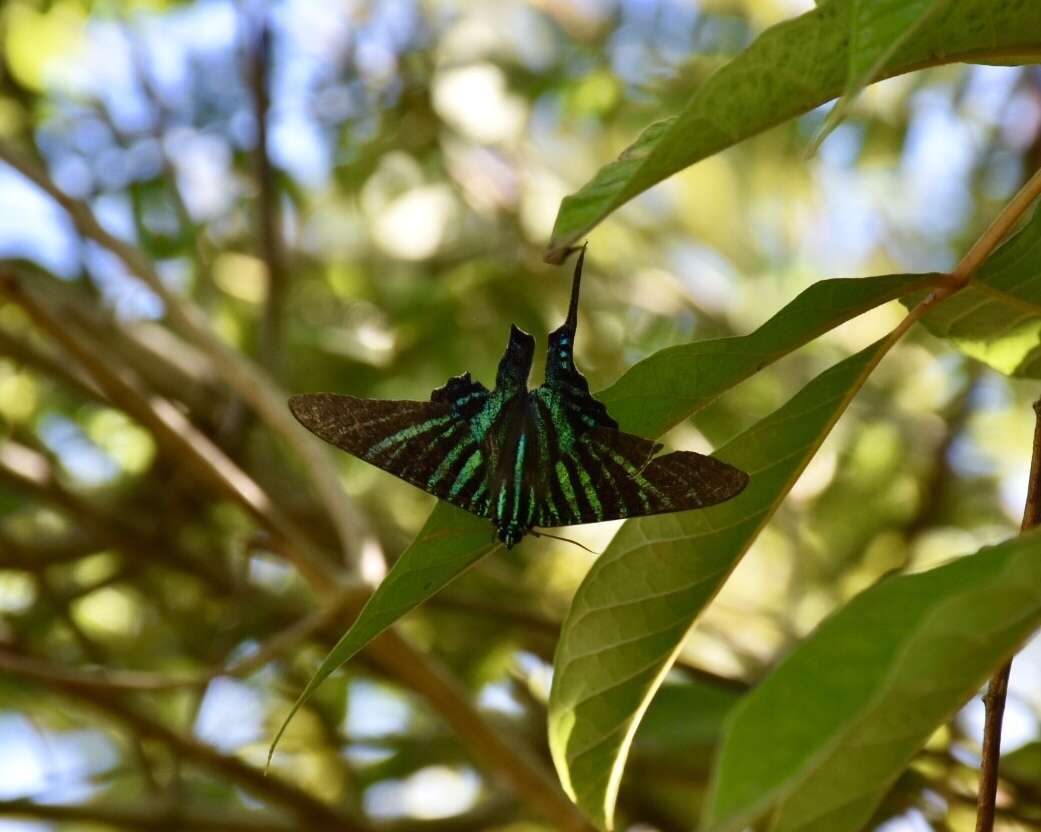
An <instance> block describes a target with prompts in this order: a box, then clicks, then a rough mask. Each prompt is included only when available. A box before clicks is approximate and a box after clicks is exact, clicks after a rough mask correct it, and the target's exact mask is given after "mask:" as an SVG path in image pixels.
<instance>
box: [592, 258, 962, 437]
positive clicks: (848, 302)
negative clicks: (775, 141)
mask: <svg viewBox="0 0 1041 832" xmlns="http://www.w3.org/2000/svg"><path fill="white" fill-rule="evenodd" d="M943 277H944V276H943V275H939V274H925V275H922V274H918V275H915V274H900V275H879V276H877V277H864V278H834V279H832V280H822V281H820V282H818V283H814V284H813V285H812V286H810V287H809V288H808V289H806V290H805V291H804V292H802V294H800V295H799V296H798V297H796V298H795V299H794V300H793V301H791V302H790V303H788V304H787V305H786V306H785V307H784V308H783V309H781V311H780V312H778V313H777V314H776V315H774V316H773V317H772V318H770V319H769V320H768V321H767V322H766V323H764V324H763V325H762V326H760V327H759V328H758V329H757V330H755V332H753V333H751V334H750V335H743V336H739V337H736V338H719V339H717V340H713V341H695V342H693V343H690V344H683V345H680V346H677V347H669V348H666V349H664V350H660V351H658V352H656V353H655V354H654V355H651V356H649V357H647V358H645V359H644V360H643V361H640V362H639V363H637V364H634V365H633V366H632V367H631V368H630V369H629V371H628V372H626V373H625V374H624V375H623V376H622V377H621V378H620V379H618V381H616V382H615V383H614V384H612V385H611V386H610V387H608V388H607V389H606V390H604V391H603V392H601V393H598V394H597V398H598V399H600V400H601V401H602V402H603V403H604V404H606V405H607V409H608V412H609V413H610V414H611V415H612V416H613V417H614V418H615V419H616V420H617V421H618V423H619V425H620V426H621V428H622V430H625V431H629V432H631V433H638V434H641V435H644V436H658V435H659V434H661V433H664V432H665V431H666V430H668V429H669V428H671V427H673V426H674V425H676V424H678V423H679V422H682V421H683V420H684V419H686V418H687V417H689V416H690V415H691V414H692V413H694V412H695V411H697V410H698V409H700V408H702V407H704V406H705V405H707V404H709V403H710V402H711V401H713V400H714V399H715V398H716V397H717V396H719V395H720V394H721V393H722V392H724V391H725V390H728V389H729V388H731V387H733V386H734V385H735V384H737V383H738V382H739V381H742V380H744V379H746V378H748V377H749V376H751V375H754V374H755V373H757V372H758V371H759V370H761V369H762V368H763V367H766V366H768V365H769V364H771V363H773V362H774V361H776V360H778V359H779V358H781V357H783V356H785V355H787V354H788V353H790V352H792V351H793V350H796V349H798V348H799V347H801V346H803V345H804V344H806V343H808V342H810V341H812V340H813V339H814V338H816V337H817V336H819V335H821V334H823V333H825V332H827V331H828V330H830V329H834V328H835V327H836V326H838V325H839V324H841V323H843V322H845V321H848V320H850V319H851V318H855V317H856V316H857V315H860V314H862V313H864V312H867V311H868V310H869V309H874V308H875V307H876V306H879V305H880V304H882V303H885V302H886V301H889V300H893V299H895V298H899V297H902V296H904V295H907V294H910V293H921V292H924V291H926V290H928V289H930V288H932V287H933V286H935V285H937V284H938V283H939V282H940V281H941V280H943Z"/></svg>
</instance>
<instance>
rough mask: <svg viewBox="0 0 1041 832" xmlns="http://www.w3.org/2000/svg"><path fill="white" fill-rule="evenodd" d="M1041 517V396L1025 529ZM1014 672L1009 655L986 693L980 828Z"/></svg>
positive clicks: (986, 820) (982, 831)
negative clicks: (1009, 682)
mask: <svg viewBox="0 0 1041 832" xmlns="http://www.w3.org/2000/svg"><path fill="white" fill-rule="evenodd" d="M1039 519H1041V399H1038V400H1037V401H1036V402H1034V448H1033V451H1032V453H1031V455H1030V480H1029V484H1028V485H1027V500H1026V505H1025V506H1024V508H1023V522H1022V525H1021V528H1022V530H1023V531H1026V530H1027V529H1032V528H1034V526H1036V525H1037V524H1038V520H1039ZM1011 673H1012V659H1009V660H1008V661H1007V662H1006V663H1005V664H1004V665H1003V666H1002V667H1001V669H1000V670H998V672H997V673H995V674H994V675H993V676H992V677H991V680H990V683H989V684H988V685H987V693H986V695H985V696H984V697H983V703H984V706H985V707H986V709H987V718H986V720H985V721H984V724H983V754H982V758H981V759H980V786H979V793H978V795H977V798H976V832H991V830H992V829H993V828H994V808H995V805H996V804H997V796H998V766H999V764H1000V762H1001V723H1002V720H1003V718H1004V716H1005V699H1006V697H1007V696H1008V680H1009V675H1010V674H1011Z"/></svg>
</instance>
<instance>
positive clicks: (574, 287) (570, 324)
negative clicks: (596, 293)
mask: <svg viewBox="0 0 1041 832" xmlns="http://www.w3.org/2000/svg"><path fill="white" fill-rule="evenodd" d="M588 245H589V243H583V244H582V248H581V249H579V252H578V260H577V261H576V262H575V276H574V277H573V278H572V279H571V305H570V306H568V310H567V320H566V321H564V326H565V327H566V328H567V329H570V330H571V331H572V332H574V331H575V329H576V328H577V327H578V290H579V289H580V288H581V286H582V264H583V263H584V262H585V259H586V246H588Z"/></svg>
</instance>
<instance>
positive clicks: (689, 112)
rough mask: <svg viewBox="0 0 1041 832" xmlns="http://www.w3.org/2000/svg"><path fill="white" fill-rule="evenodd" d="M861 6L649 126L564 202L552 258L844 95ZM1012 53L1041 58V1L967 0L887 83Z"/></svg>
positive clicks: (748, 60) (911, 43) (896, 63)
mask: <svg viewBox="0 0 1041 832" xmlns="http://www.w3.org/2000/svg"><path fill="white" fill-rule="evenodd" d="M876 5H877V4H876ZM887 5H890V4H889V3H887ZM916 5H917V4H916ZM858 7H859V2H858V0H831V2H827V3H821V4H820V6H818V7H817V8H816V9H814V10H813V11H810V12H807V13H806V14H804V15H801V16H800V17H797V18H794V19H792V20H788V21H785V22H783V23H780V24H778V25H777V26H774V27H772V28H770V29H768V30H766V31H765V32H763V34H762V35H761V36H760V37H759V38H757V39H756V40H755V42H754V43H752V45H751V46H749V47H748V48H747V49H746V50H745V51H744V52H742V53H741V54H740V55H738V56H737V57H736V58H734V59H733V60H732V61H730V62H729V63H727V64H726V65H725V66H723V67H721V68H720V69H719V70H718V71H716V72H715V73H713V74H712V75H711V76H710V77H709V78H708V79H707V80H706V81H705V82H704V83H703V84H702V85H701V86H700V87H698V89H697V90H696V91H695V92H694V94H693V95H692V96H691V98H690V100H689V102H688V103H687V105H686V107H684V109H683V110H682V111H681V112H680V113H679V115H677V116H675V117H673V118H671V119H668V120H666V121H662V122H659V123H657V124H653V125H651V126H650V127H648V128H647V129H646V130H645V131H644V132H643V134H642V135H641V136H640V137H639V138H638V139H637V140H636V142H635V143H634V144H633V145H632V146H631V147H629V148H628V149H627V150H626V151H625V152H624V153H622V155H621V156H620V157H619V159H618V160H617V161H615V162H612V163H611V164H609V165H607V166H606V167H604V168H602V169H601V170H600V171H599V172H598V173H597V174H596V176H594V177H593V179H592V180H591V181H590V182H588V183H587V184H586V185H585V186H583V187H582V189H581V190H579V191H578V192H577V193H575V194H572V195H571V196H568V197H566V198H565V199H564V201H563V202H562V203H561V206H560V212H559V213H558V214H557V220H556V224H555V225H554V228H553V234H552V237H551V239H550V242H549V246H548V248H547V252H546V260H547V261H548V262H551V263H559V262H561V261H562V260H563V258H564V257H565V256H566V254H567V252H568V250H569V249H570V248H571V247H572V246H573V245H575V243H576V242H577V241H578V240H579V239H581V238H582V237H583V236H584V235H585V234H586V233H587V232H588V231H589V230H590V229H591V228H593V227H594V226H596V225H597V224H598V223H599V222H600V221H601V220H603V219H604V218H605V217H606V216H607V215H608V214H610V213H611V212H612V211H614V210H615V209H617V208H618V207H620V206H621V205H624V204H625V203H626V202H628V201H629V200H630V199H632V198H633V197H634V196H636V195H637V194H640V193H642V192H643V191H645V190H647V189H648V188H650V187H651V186H652V185H654V184H656V183H658V182H660V181H662V180H663V179H665V178H667V177H669V176H671V175H672V174H674V173H676V172H677V171H680V170H682V169H683V168H685V167H688V166H689V165H692V164H694V163H695V162H698V161H700V160H701V159H705V158H706V157H708V156H711V155H713V154H714V153H718V152H719V151H721V150H723V149H725V148H727V147H730V146H731V145H734V144H737V143H738V142H740V141H743V140H744V139H747V138H750V137H751V136H754V135H755V134H757V133H760V132H762V131H763V130H765V129H767V128H768V127H773V126H775V125H777V124H781V123H782V122H785V121H787V120H789V119H791V118H793V117H795V116H797V115H800V114H801V113H805V112H807V111H809V110H812V109H813V108H814V107H817V106H819V105H820V104H823V103H824V102H825V101H828V100H829V99H832V98H834V97H836V96H837V95H839V94H840V93H842V91H843V89H844V87H846V84H847V79H848V78H849V77H850V66H851V60H850V52H849V39H850V32H851V31H852V30H853V25H852V23H853V21H854V19H855V15H856V13H857V10H858ZM884 19H885V20H886V21H887V24H886V27H885V31H889V18H888V17H885V18H884ZM872 42H874V39H873V36H872ZM1009 55H1016V56H1023V57H1027V56H1033V58H1034V60H1037V59H1038V56H1039V55H1041V3H1034V2H1018V3H1009V2H1002V0H959V2H957V3H952V4H950V7H949V8H947V9H946V10H945V11H944V12H943V13H942V14H937V15H930V17H929V25H927V26H921V27H919V28H917V29H915V31H914V32H913V34H912V35H911V36H910V37H908V38H907V40H906V42H904V43H903V44H902V45H901V46H900V47H899V49H898V50H897V51H896V53H895V54H894V55H892V57H891V58H889V59H888V60H886V61H885V66H884V68H883V69H882V70H881V72H880V73H879V77H890V76H893V75H900V74H902V73H905V72H910V71H912V70H915V69H921V68H922V67H926V66H933V65H936V64H944V63H953V62H957V61H966V62H969V61H978V62H985V61H994V60H1002V59H1004V58H1006V57H1007V56H1009Z"/></svg>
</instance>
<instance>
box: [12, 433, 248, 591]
mask: <svg viewBox="0 0 1041 832" xmlns="http://www.w3.org/2000/svg"><path fill="white" fill-rule="evenodd" d="M0 480H4V481H6V482H8V483H10V484H11V485H13V486H14V487H15V488H17V489H19V490H21V491H25V492H28V493H29V494H32V495H34V496H35V497H36V498H38V499H41V500H43V501H45V502H48V503H51V504H52V505H54V506H56V507H57V508H59V509H61V510H62V511H63V512H65V513H67V514H68V515H70V516H71V517H73V518H75V520H76V521H77V522H78V523H79V524H80V525H82V526H83V527H84V530H85V531H86V532H87V534H88V535H90V536H92V537H93V538H96V539H97V540H98V541H103V542H104V543H105V544H107V545H111V546H114V547H115V548H116V549H119V550H120V551H122V552H123V553H124V554H126V555H127V556H128V557H129V558H131V559H134V558H135V557H138V556H139V555H140V552H157V553H159V554H162V555H163V557H164V558H165V559H166V560H167V561H168V562H169V564H170V565H171V566H174V567H177V568H179V569H181V570H182V571H184V572H186V573H188V574H191V575H195V576H197V577H199V578H202V579H203V580H206V581H207V582H209V583H212V584H214V585H215V586H217V587H219V588H222V589H223V588H226V587H227V585H228V580H227V577H226V576H225V575H224V574H223V573H222V572H221V571H220V569H219V568H218V567H217V566H216V565H215V564H214V563H212V562H209V561H198V562H197V561H196V560H195V559H193V558H190V557H188V556H187V555H186V554H184V553H182V552H181V551H180V550H178V549H176V548H174V547H173V546H172V545H171V544H170V541H167V540H162V539H154V538H152V537H150V536H148V535H146V534H142V533H141V532H140V531H139V530H138V529H136V528H134V527H133V526H132V525H131V524H130V523H128V522H127V521H126V520H125V519H124V518H123V517H121V516H119V515H116V514H108V513H106V512H104V511H102V510H101V509H100V508H99V507H98V506H96V505H94V504H93V503H90V502H88V501H86V500H85V499H83V498H82V497H81V496H79V495H78V494H75V493H74V492H72V491H69V490H68V489H67V488H65V486H64V485H62V484H61V482H60V481H59V480H58V478H57V477H56V476H55V475H54V472H53V470H52V468H51V465H50V462H49V461H48V460H47V458H46V457H45V456H43V455H42V454H40V453H38V452H37V451H35V450H33V449H32V448H27V447H26V446H24V445H20V444H18V443H17V442H14V441H11V440H9V441H6V442H0ZM89 542H90V538H89V537H88V539H87V541H84V542H83V546H87V545H88V544H89ZM101 548H104V546H103V545H101V546H97V547H95V548H94V549H93V550H92V552H96V551H98V549H101ZM19 551H20V549H19V546H18V544H17V542H16V543H15V546H14V547H13V549H12V551H10V552H8V551H7V550H6V549H5V550H4V553H5V554H13V555H14V557H15V558H18V557H19ZM92 552H85V554H90V553H92ZM18 568H27V567H25V566H23V565H21V564H18Z"/></svg>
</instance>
